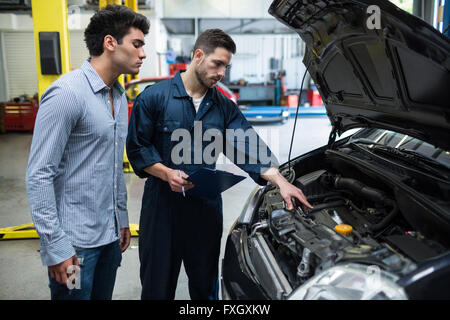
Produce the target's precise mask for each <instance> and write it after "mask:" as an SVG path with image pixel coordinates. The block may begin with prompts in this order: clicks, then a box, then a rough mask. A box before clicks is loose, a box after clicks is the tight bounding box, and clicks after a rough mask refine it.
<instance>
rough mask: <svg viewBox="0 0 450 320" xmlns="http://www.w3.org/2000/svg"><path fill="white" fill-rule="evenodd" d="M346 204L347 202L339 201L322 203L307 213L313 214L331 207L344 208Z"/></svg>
mask: <svg viewBox="0 0 450 320" xmlns="http://www.w3.org/2000/svg"><path fill="white" fill-rule="evenodd" d="M345 204H346V201H345V200H338V201H333V202H328V203H322V204H318V205H315V206H314V209H311V210H309V211H308V212H307V213H308V214H310V213H313V212H316V211H320V210H323V209H326V208H329V207H340V206H344V205H345Z"/></svg>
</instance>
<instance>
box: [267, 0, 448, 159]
mask: <svg viewBox="0 0 450 320" xmlns="http://www.w3.org/2000/svg"><path fill="white" fill-rule="evenodd" d="M370 5H376V6H378V8H379V9H380V15H379V16H380V20H381V28H379V29H377V28H375V29H369V28H368V27H367V19H368V18H373V13H372V12H371V11H369V13H367V11H368V10H367V9H368V7H369V6H370ZM269 13H270V14H271V15H273V16H274V17H275V18H276V19H278V20H279V21H281V22H282V23H283V24H285V25H287V26H288V27H290V28H291V29H293V30H294V31H295V32H297V33H298V34H299V35H300V37H301V38H302V39H303V41H304V42H305V43H306V48H307V49H306V53H305V57H304V59H303V63H304V64H305V65H306V66H307V68H308V70H309V72H310V74H311V77H312V78H313V79H314V81H315V83H316V85H317V87H318V90H319V92H320V94H321V96H322V99H323V101H324V104H325V106H326V109H327V113H328V116H329V118H330V120H331V122H332V124H333V126H334V128H335V129H336V132H337V133H338V134H341V133H342V132H344V131H345V130H347V129H350V128H354V127H377V128H385V129H389V130H393V131H397V132H402V133H405V134H408V135H411V136H414V137H416V138H418V139H421V140H424V141H427V142H430V143H432V144H434V145H435V146H439V147H441V148H443V149H445V150H449V149H450V73H449V70H450V41H449V38H447V37H446V36H445V35H442V34H441V33H440V32H438V31H437V30H435V29H434V28H433V27H431V26H430V25H428V24H427V23H425V22H424V21H422V20H420V19H419V18H417V17H414V16H412V15H410V14H408V13H406V12H405V11H402V10H400V9H399V8H397V7H396V6H395V5H393V4H391V3H390V2H389V1H381V0H368V1H364V0H362V1H355V0H347V1H346V0H340V1H339V0H337V1H331V0H328V1H325V0H323V1H321V0H316V1H314V0H275V1H274V2H273V3H272V5H271V6H270V9H269ZM371 21H374V20H371Z"/></svg>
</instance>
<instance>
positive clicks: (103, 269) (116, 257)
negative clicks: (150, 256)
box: [49, 241, 122, 300]
mask: <svg viewBox="0 0 450 320" xmlns="http://www.w3.org/2000/svg"><path fill="white" fill-rule="evenodd" d="M75 251H76V253H77V257H78V263H79V264H80V272H79V273H78V272H76V274H75V276H76V277H80V278H78V281H77V280H76V281H74V282H75V283H74V284H73V286H72V288H69V287H68V286H67V285H63V284H60V283H58V282H57V281H56V280H55V279H53V278H52V277H51V276H50V272H49V280H50V284H49V287H50V294H51V299H52V300H111V298H112V294H113V289H114V284H115V281H116V273H117V268H118V267H119V266H120V262H121V261H122V253H121V251H120V245H119V241H114V242H113V243H111V244H108V245H105V246H100V247H97V248H91V249H82V248H75Z"/></svg>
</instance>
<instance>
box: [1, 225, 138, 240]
mask: <svg viewBox="0 0 450 320" xmlns="http://www.w3.org/2000/svg"><path fill="white" fill-rule="evenodd" d="M130 232H131V236H132V237H137V236H139V225H138V224H134V223H130ZM19 239H39V235H38V233H37V232H36V229H35V228H34V223H32V222H31V223H27V224H22V225H20V226H15V227H8V228H0V240H19Z"/></svg>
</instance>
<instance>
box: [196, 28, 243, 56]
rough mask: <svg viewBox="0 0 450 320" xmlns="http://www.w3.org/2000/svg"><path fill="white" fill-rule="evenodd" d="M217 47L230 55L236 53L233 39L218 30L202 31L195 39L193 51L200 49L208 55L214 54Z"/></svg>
mask: <svg viewBox="0 0 450 320" xmlns="http://www.w3.org/2000/svg"><path fill="white" fill-rule="evenodd" d="M217 47H221V48H224V49H226V50H228V51H230V52H231V53H232V54H235V53H236V44H235V43H234V41H233V39H231V37H230V36H229V35H228V34H226V33H225V32H223V31H222V30H220V29H208V30H205V31H203V32H202V33H201V34H200V35H199V36H198V38H197V40H196V41H195V44H194V51H193V52H195V50H197V49H202V50H203V52H204V53H205V54H206V55H208V54H210V53H211V52H214V50H216V48H217Z"/></svg>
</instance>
